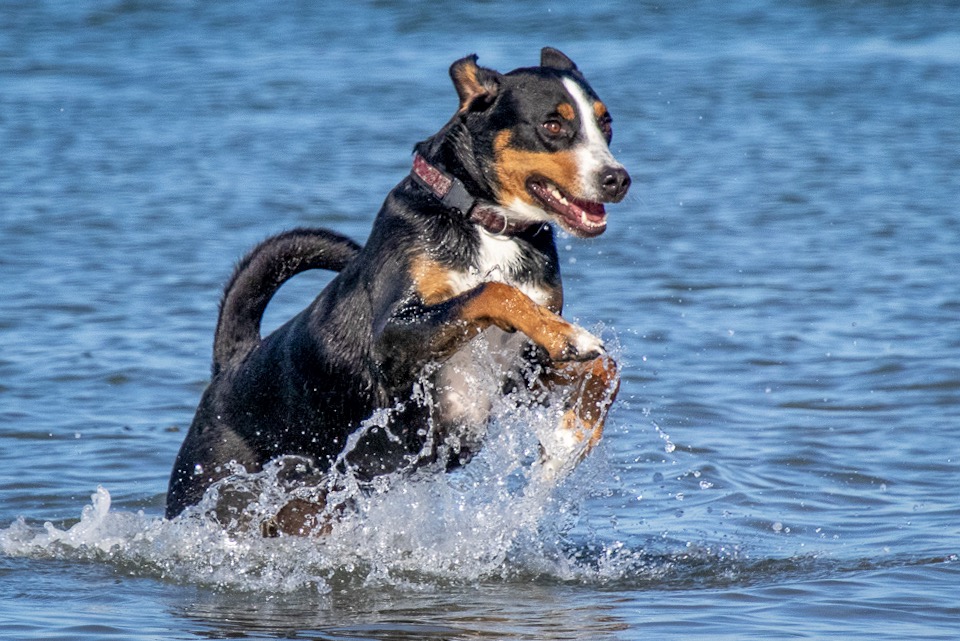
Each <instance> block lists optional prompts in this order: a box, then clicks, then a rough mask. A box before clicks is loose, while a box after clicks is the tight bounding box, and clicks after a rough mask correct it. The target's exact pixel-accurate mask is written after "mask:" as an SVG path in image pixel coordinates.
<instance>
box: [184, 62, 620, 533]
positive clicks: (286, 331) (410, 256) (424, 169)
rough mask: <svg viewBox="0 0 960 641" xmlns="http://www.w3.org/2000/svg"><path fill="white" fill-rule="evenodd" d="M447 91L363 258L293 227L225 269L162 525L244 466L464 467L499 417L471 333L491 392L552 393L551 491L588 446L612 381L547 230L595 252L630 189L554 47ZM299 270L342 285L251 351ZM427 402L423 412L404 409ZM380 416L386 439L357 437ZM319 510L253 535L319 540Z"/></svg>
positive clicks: (326, 234)
mask: <svg viewBox="0 0 960 641" xmlns="http://www.w3.org/2000/svg"><path fill="white" fill-rule="evenodd" d="M450 77H451V79H452V80H453V84H454V87H455V89H456V92H457V96H458V98H459V107H458V109H457V111H456V113H455V114H454V115H453V117H452V118H451V119H450V120H449V122H447V124H446V125H444V126H443V127H442V128H441V129H440V131H439V132H437V133H436V134H435V135H434V136H432V137H430V138H428V139H426V140H424V141H422V142H420V143H418V144H417V145H416V146H415V148H414V158H413V168H412V170H411V173H410V175H408V176H406V177H405V178H403V179H402V180H401V181H400V183H399V184H398V185H397V186H396V187H395V188H394V189H393V190H392V191H390V192H389V193H388V195H387V197H386V200H385V202H384V204H383V206H382V207H381V209H380V211H379V213H378V215H377V217H376V219H375V221H374V223H373V228H372V230H371V233H370V236H369V238H368V240H367V242H366V244H365V245H364V246H362V247H361V246H359V245H358V244H356V243H354V242H353V241H351V240H349V239H347V238H345V237H343V236H340V235H338V234H335V233H333V232H330V231H327V230H322V229H295V230H292V231H289V232H286V233H283V234H280V235H278V236H275V237H273V238H270V239H267V240H266V241H264V242H263V243H261V244H260V245H259V246H257V247H256V248H255V249H253V250H252V251H251V252H250V253H249V254H248V255H247V256H246V257H245V258H244V259H243V260H242V261H241V262H240V263H239V265H238V266H237V268H236V269H235V271H234V273H233V276H232V278H231V279H230V281H229V283H228V284H227V286H226V288H225V290H224V295H223V298H222V301H221V306H220V314H219V319H218V322H217V328H216V333H215V337H214V350H213V367H212V378H211V382H210V384H209V386H208V387H207V389H206V390H205V392H204V393H203V396H202V398H201V400H200V403H199V406H198V408H197V411H196V415H195V417H194V420H193V423H192V424H191V426H190V429H189V432H188V433H187V435H186V437H185V440H184V442H183V445H182V447H181V449H180V451H179V454H178V455H177V458H176V462H175V464H174V467H173V471H172V474H171V477H170V484H169V491H168V493H167V504H166V517H167V518H174V517H176V516H177V515H178V514H180V513H181V512H182V511H183V510H184V509H185V508H187V507H189V506H191V505H194V504H196V503H198V502H199V501H200V499H201V498H202V497H203V495H204V493H205V492H206V490H207V489H208V488H209V487H210V486H211V485H213V484H214V483H216V482H218V481H220V480H221V479H223V478H225V477H227V476H228V475H230V474H231V473H232V472H231V469H233V470H236V469H237V466H238V465H239V466H242V468H244V469H246V470H247V471H249V472H256V471H260V470H262V469H263V468H264V466H265V465H266V464H268V462H270V461H273V460H275V459H278V458H282V457H291V456H292V457H296V459H297V460H300V461H305V462H307V467H308V468H309V469H310V470H312V471H316V472H317V473H318V474H321V475H322V474H324V473H326V472H329V471H330V470H331V469H332V468H333V467H334V466H335V465H340V466H344V467H345V468H349V469H350V471H351V473H352V474H353V475H354V476H355V477H356V478H358V479H361V480H364V481H370V480H372V479H374V478H375V477H377V476H379V475H383V474H387V473H392V472H396V471H400V470H410V469H417V468H420V467H422V466H424V465H426V464H428V463H433V464H437V465H439V466H442V467H443V469H452V468H455V467H457V466H459V465H462V464H464V463H465V462H466V461H468V460H469V459H470V457H471V456H472V455H473V454H474V453H475V452H476V450H477V449H478V448H479V447H480V446H481V445H482V437H483V433H484V429H485V425H486V422H487V420H488V418H489V412H490V407H491V404H492V402H493V400H494V399H492V398H490V397H489V395H485V394H484V393H482V392H481V391H480V390H478V389H475V388H473V387H472V386H471V380H473V379H471V372H472V370H473V369H475V367H476V363H475V362H474V361H475V358H474V356H473V352H472V350H471V347H472V345H473V341H474V339H476V337H477V336H478V335H481V334H482V335H484V337H485V339H486V341H487V344H488V347H489V350H490V351H491V352H493V353H495V355H496V360H497V362H499V363H502V364H503V366H504V368H503V372H504V374H503V379H504V380H503V389H504V390H507V389H511V388H517V387H523V386H525V387H526V388H527V389H529V390H531V391H534V392H536V391H538V390H539V391H540V392H541V394H542V396H543V397H545V398H547V397H549V398H555V397H554V396H552V395H551V394H549V392H551V391H553V390H559V389H563V390H565V396H564V398H565V399H566V401H565V406H564V408H563V409H562V413H561V414H560V416H561V418H560V419H559V425H558V427H557V430H556V435H555V438H550V439H547V440H543V439H542V440H543V442H542V443H541V459H540V461H539V463H540V464H541V465H542V466H543V470H544V474H547V475H550V474H554V475H555V474H559V473H560V470H561V469H562V468H563V467H564V465H568V464H569V460H570V458H571V456H572V457H573V459H574V464H575V462H576V461H578V460H580V459H581V458H582V457H583V456H584V455H585V454H586V452H588V451H589V450H590V449H591V448H592V447H593V446H594V445H595V444H596V443H597V441H598V440H599V439H600V437H601V433H602V431H603V425H604V420H605V418H606V415H607V411H608V409H609V407H610V405H611V404H612V402H613V400H614V398H615V397H616V393H617V391H618V387H619V369H618V365H617V363H616V362H615V361H614V360H613V359H612V358H611V357H610V356H609V355H607V353H606V352H605V349H604V345H603V343H602V342H601V341H600V340H599V339H598V338H597V337H595V336H593V335H592V334H590V333H589V332H587V331H586V330H584V329H582V328H580V327H578V326H576V325H574V324H571V323H569V322H568V321H566V320H565V319H563V318H562V316H561V315H560V314H561V310H562V307H563V287H562V284H561V278H560V266H559V261H558V256H557V249H556V245H555V241H554V230H553V227H552V225H554V224H556V225H558V226H559V227H560V228H561V229H563V230H565V231H566V232H568V233H570V234H572V235H573V236H577V237H583V238H592V237H596V236H599V235H600V234H601V233H603V231H604V230H605V229H606V226H607V213H606V210H605V207H604V204H608V203H616V202H620V201H621V200H623V198H624V196H625V195H626V193H627V190H628V188H629V186H630V176H629V174H628V173H627V171H626V170H625V169H624V167H623V165H621V164H620V163H619V162H618V161H617V160H616V159H615V158H614V156H613V154H612V153H611V152H610V149H609V144H610V140H611V135H612V129H611V117H610V114H609V112H608V111H607V108H606V106H605V105H604V103H603V102H602V101H601V100H600V99H599V98H598V96H597V94H596V93H595V92H594V91H593V89H592V88H591V87H590V85H589V84H587V81H586V80H585V78H584V76H583V74H582V73H581V72H580V70H579V69H578V68H577V66H576V65H575V64H574V62H573V61H572V60H570V58H568V57H567V56H566V55H564V54H563V53H561V52H560V51H558V50H556V49H553V48H550V47H546V48H544V49H543V50H542V51H541V59H540V65H539V66H537V67H525V68H519V69H516V70H514V71H511V72H509V73H505V74H501V73H499V72H497V71H494V70H492V69H487V68H484V67H481V66H479V65H478V64H477V56H476V55H471V56H468V57H465V58H462V59H460V60H458V61H456V62H454V63H453V65H452V66H451V67H450ZM308 269H326V270H332V271H335V272H338V273H337V274H336V275H335V276H334V277H333V279H332V280H331V281H330V283H329V284H328V285H327V286H326V287H325V288H324V289H323V291H322V292H321V293H320V294H319V296H318V297H317V298H316V299H315V300H314V301H313V303H312V304H310V305H309V306H308V307H307V308H306V309H304V310H303V311H301V312H300V313H299V314H297V315H296V316H294V317H293V318H292V319H290V320H289V321H288V322H287V323H286V324H284V325H282V326H281V327H280V328H279V329H277V330H276V331H274V332H273V333H272V334H270V335H269V336H267V337H266V338H261V336H260V321H261V317H262V315H263V312H264V310H265V309H266V306H267V304H268V303H269V301H270V298H271V296H272V295H273V294H274V293H275V292H276V290H277V289H278V288H279V287H280V286H281V285H282V284H283V282H285V281H286V280H287V279H289V278H290V277H292V276H293V275H295V274H297V273H300V272H302V271H304V270H308ZM425 382H426V383H428V384H427V385H424V383H425ZM418 386H419V387H418ZM424 389H425V390H429V391H428V393H427V396H428V397H429V398H427V399H425V398H424V394H423V393H417V390H424ZM378 411H379V412H387V414H386V415H387V416H388V417H389V418H388V419H387V422H386V424H385V425H384V426H383V427H382V428H381V429H376V428H375V429H366V430H362V431H361V430H360V429H359V428H360V426H361V425H362V424H363V423H364V421H367V420H368V419H370V418H371V416H373V415H375V413H377V412H378ZM348 443H349V447H348ZM300 503H302V501H301V502H300ZM318 503H319V504H321V505H319V506H314V508H313V509H312V512H311V509H310V508H305V507H304V505H302V504H298V503H297V502H296V501H294V502H292V503H291V507H290V509H289V510H286V508H285V510H281V512H284V511H286V512H288V513H287V514H279V515H278V516H277V518H276V519H275V520H274V522H272V523H271V524H269V527H267V526H265V531H267V530H271V531H272V532H273V533H274V534H275V533H277V532H292V533H303V532H305V527H306V526H304V525H303V523H312V524H313V525H314V526H316V525H317V523H318V521H317V518H318V517H317V513H318V510H320V509H321V508H322V503H323V497H321V498H320V499H319V500H318ZM298 515H299V518H300V520H299V521H298V520H297V516H298ZM311 518H313V519H314V520H313V521H311V520H310V519H311ZM286 521H290V523H292V525H285V522H286Z"/></svg>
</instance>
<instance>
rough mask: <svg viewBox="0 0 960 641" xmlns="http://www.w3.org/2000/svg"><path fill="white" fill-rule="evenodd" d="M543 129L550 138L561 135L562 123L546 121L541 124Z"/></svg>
mask: <svg viewBox="0 0 960 641" xmlns="http://www.w3.org/2000/svg"><path fill="white" fill-rule="evenodd" d="M543 129H544V131H546V132H547V133H548V134H550V135H551V136H559V135H560V134H562V133H563V123H561V122H560V121H559V120H548V121H546V122H545V123H543Z"/></svg>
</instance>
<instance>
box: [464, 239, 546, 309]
mask: <svg viewBox="0 0 960 641" xmlns="http://www.w3.org/2000/svg"><path fill="white" fill-rule="evenodd" d="M519 263H520V247H519V246H518V245H517V242H516V241H515V240H513V239H512V238H510V237H508V236H494V235H493V234H490V233H488V232H486V231H483V230H481V231H480V255H479V260H478V261H477V265H476V267H473V268H471V269H470V270H469V271H462V272H454V273H453V274H452V278H451V283H452V284H453V287H454V290H455V293H456V294H462V293H463V292H466V291H469V290H471V289H473V288H474V287H476V286H477V285H480V284H481V283H490V282H497V283H506V284H507V285H513V286H514V287H516V288H517V289H519V290H520V291H522V292H523V293H524V294H526V295H527V296H529V297H530V298H531V299H533V301H534V302H535V303H537V304H538V305H546V304H547V301H548V300H549V298H550V296H549V294H548V292H546V291H545V290H543V289H540V288H539V287H535V286H533V285H531V284H529V283H523V282H520V281H519V280H518V279H517V278H515V277H514V276H513V274H514V273H515V271H516V268H517V267H518V266H519Z"/></svg>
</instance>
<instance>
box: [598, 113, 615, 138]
mask: <svg viewBox="0 0 960 641" xmlns="http://www.w3.org/2000/svg"><path fill="white" fill-rule="evenodd" d="M597 124H598V125H599V126H600V131H601V132H603V137H604V138H606V139H607V144H608V145H609V144H610V141H611V140H613V119H612V118H610V116H608V115H604V116H603V117H602V118H600V120H599V121H598V122H597Z"/></svg>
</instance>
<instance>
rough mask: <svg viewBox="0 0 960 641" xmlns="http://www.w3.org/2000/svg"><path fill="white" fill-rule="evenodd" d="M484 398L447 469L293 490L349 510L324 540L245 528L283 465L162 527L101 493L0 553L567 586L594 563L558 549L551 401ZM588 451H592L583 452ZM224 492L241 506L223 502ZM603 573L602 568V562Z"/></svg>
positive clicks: (273, 490) (286, 578) (189, 575)
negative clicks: (480, 423) (469, 455)
mask: <svg viewBox="0 0 960 641" xmlns="http://www.w3.org/2000/svg"><path fill="white" fill-rule="evenodd" d="M487 384H489V385H491V386H493V385H496V386H499V379H498V378H497V377H496V376H493V375H491V377H490V379H489V381H488V382H487ZM497 389H498V388H497ZM518 393H520V392H518ZM425 397H429V395H425ZM496 398H497V399H498V400H495V401H494V404H493V410H492V416H493V420H492V421H491V422H490V424H489V426H488V428H487V433H486V435H485V437H484V446H483V448H482V449H481V450H480V452H479V453H478V454H477V455H476V456H475V457H474V458H473V459H472V460H470V461H469V462H468V463H467V464H466V465H465V466H464V467H462V468H460V469H458V470H457V471H455V472H453V473H449V474H447V473H438V472H437V471H436V470H430V469H425V470H420V471H417V472H413V473H410V472H409V471H407V472H406V473H396V474H392V475H385V476H382V477H378V478H377V479H376V480H375V482H374V483H372V484H364V486H363V487H361V484H360V483H359V482H358V481H357V480H356V479H355V478H353V476H352V475H351V474H350V473H349V466H344V467H345V469H346V471H344V472H342V473H340V474H339V475H337V476H336V477H331V476H330V475H325V476H322V477H318V478H320V479H322V480H318V481H317V485H316V486H311V485H309V484H307V485H301V486H299V487H298V488H297V489H295V490H293V492H294V493H295V495H298V496H302V497H304V498H309V496H310V495H311V492H314V493H316V492H319V491H323V492H328V493H330V496H331V497H332V500H329V501H328V504H343V505H349V507H348V508H347V509H344V510H343V511H342V512H340V513H337V514H336V515H335V516H336V518H334V519H333V520H332V521H331V522H330V523H329V528H328V530H329V531H328V532H327V533H326V534H325V535H322V536H315V537H292V536H280V537H278V538H265V537H263V536H262V534H261V531H260V528H259V527H243V526H244V524H249V523H253V524H257V523H259V522H261V521H263V520H264V519H265V518H267V517H268V516H269V515H271V514H276V512H277V510H279V509H280V508H281V507H282V506H283V505H284V504H285V503H286V502H287V501H289V499H290V496H291V493H290V491H289V485H287V486H285V483H284V479H285V475H287V474H288V473H289V471H290V469H291V467H292V468H297V466H298V465H299V464H298V462H297V461H296V460H294V459H290V460H286V461H283V462H278V463H276V464H272V465H268V466H266V468H265V469H264V470H263V471H261V472H258V473H253V474H251V473H247V472H246V471H244V470H243V469H242V468H236V469H234V470H233V474H232V475H231V476H230V477H228V478H226V479H224V480H222V481H221V482H220V483H218V484H216V485H215V486H213V487H212V488H210V490H209V491H208V492H207V494H206V495H205V497H204V498H203V500H202V501H201V502H200V503H199V504H198V505H196V506H193V507H191V508H188V509H187V510H186V511H184V513H182V514H181V515H180V516H178V517H177V518H175V519H173V520H165V519H162V518H159V517H157V516H153V515H148V514H145V513H144V512H136V513H132V512H129V511H123V510H116V509H112V508H111V498H110V493H109V492H108V490H107V489H105V488H102V487H101V488H98V489H97V491H96V492H95V493H94V494H93V495H92V497H91V503H90V505H87V506H86V507H84V508H83V510H82V513H81V516H80V520H79V521H78V522H76V523H74V524H72V525H64V526H62V527H57V526H56V525H54V524H52V523H45V524H43V525H42V527H38V526H36V525H31V524H29V523H28V522H27V521H26V520H25V519H23V518H21V519H18V520H17V521H16V522H15V523H13V524H12V525H11V526H10V527H9V528H7V529H0V551H2V552H3V553H4V554H7V555H11V556H29V557H40V558H43V557H48V558H64V559H70V560H93V561H97V562H106V563H109V564H112V565H114V566H116V567H118V568H119V569H121V570H122V571H123V572H125V573H130V574H135V575H141V576H155V577H160V578H162V579H165V580H171V581H176V582H185V583H192V584H202V585H210V586H215V587H218V588H223V589H240V590H268V591H274V592H277V591H279V592H285V591H293V590H301V589H313V590H317V591H320V592H327V591H329V590H331V589H334V588H335V587H339V586H344V585H363V586H377V585H418V584H437V583H473V582H476V581H482V580H490V579H507V580H509V579H512V578H516V577H527V576H531V575H535V576H547V577H552V578H556V579H560V580H578V579H579V578H580V577H581V575H582V574H583V573H584V572H592V573H594V574H597V572H598V569H597V568H598V567H599V566H598V565H597V564H594V563H587V564H584V563H581V562H580V560H578V559H577V558H576V556H577V552H575V551H571V550H569V549H565V548H564V546H563V540H564V535H565V533H566V532H567V531H569V529H570V527H571V526H572V524H573V523H574V522H575V519H573V518H571V515H573V514H576V513H577V510H578V508H579V505H580V504H581V503H582V502H583V501H584V500H585V499H586V498H587V497H588V496H589V495H590V492H591V487H592V485H591V484H590V483H581V482H579V479H580V478H581V475H582V474H583V472H582V470H580V469H579V468H578V469H574V470H572V471H571V472H570V473H569V474H568V475H567V476H564V477H561V478H556V477H554V476H552V475H547V474H544V473H543V470H542V469H541V466H539V464H538V459H539V455H540V443H541V442H542V441H543V439H545V438H547V437H548V435H549V434H551V433H552V432H553V431H554V430H555V428H556V426H557V424H558V420H559V414H560V412H561V411H562V405H563V404H562V403H561V402H554V403H553V404H552V405H553V406H552V407H551V406H550V404H548V405H546V406H544V405H542V404H534V403H519V404H517V403H514V402H512V401H511V400H510V399H504V398H503V397H502V396H501V395H499V394H497V395H496ZM514 400H515V399H514ZM554 400H557V401H559V400H560V399H554ZM384 418H385V417H384V416H380V415H377V416H374V417H372V418H371V420H370V421H368V422H367V423H366V425H365V426H364V428H363V429H386V427H387V426H388V422H385V420H384ZM348 449H349V447H348ZM570 454H571V456H572V457H579V453H578V452H571V453H570ZM598 455H602V451H601V452H594V453H593V454H591V457H594V456H598ZM570 467H571V468H572V467H573V466H572V465H571V466H570ZM231 496H232V497H237V496H239V497H241V498H242V499H243V501H242V502H241V503H236V502H233V503H232V504H231V501H230V500H226V501H225V500H224V499H229V498H230V497H231ZM225 505H226V506H227V509H224V506H225ZM237 505H239V507H237ZM225 525H226V527H224V526H225ZM601 571H602V572H606V571H609V562H608V563H607V565H606V566H605V568H604V569H603V570H601Z"/></svg>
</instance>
